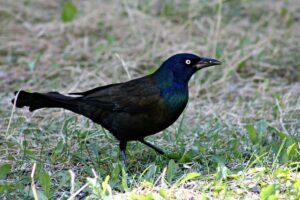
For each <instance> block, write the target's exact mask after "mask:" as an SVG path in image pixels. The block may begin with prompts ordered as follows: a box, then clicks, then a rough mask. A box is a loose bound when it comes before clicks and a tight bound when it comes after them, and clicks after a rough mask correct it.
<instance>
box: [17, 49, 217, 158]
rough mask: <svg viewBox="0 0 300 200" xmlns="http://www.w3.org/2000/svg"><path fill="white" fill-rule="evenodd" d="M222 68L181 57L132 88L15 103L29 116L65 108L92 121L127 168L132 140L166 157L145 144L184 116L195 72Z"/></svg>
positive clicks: (34, 96)
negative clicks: (107, 136) (112, 141)
mask: <svg viewBox="0 0 300 200" xmlns="http://www.w3.org/2000/svg"><path fill="white" fill-rule="evenodd" d="M220 64H221V62H220V61H218V60H215V59H212V58H205V57H199V56H197V55H193V54H188V53H181V54H176V55H173V56H171V57H170V58H168V59H167V60H166V61H164V62H163V64H162V65H161V66H160V67H159V68H158V69H157V70H156V71H155V72H154V73H153V74H150V75H148V76H144V77H141V78H137V79H134V80H131V81H128V82H124V83H117V84H110V85H105V86H101V87H97V88H94V89H91V90H88V91H86V92H78V93H70V94H69V96H65V95H62V94H60V93H58V92H48V93H37V92H33V93H29V92H26V91H20V92H19V93H18V94H17V93H16V94H17V96H16V99H13V100H12V103H15V105H16V107H19V108H22V107H24V106H28V107H29V111H34V110H37V109H40V108H63V109H66V110H70V111H72V112H75V113H77V114H81V115H83V116H85V117H87V118H89V119H91V120H92V121H93V122H95V123H98V124H100V125H101V126H103V127H104V128H106V129H107V130H109V131H110V132H111V133H112V134H113V135H114V136H115V137H116V138H117V139H118V140H119V141H120V143H119V148H120V154H121V156H122V158H123V159H124V161H125V162H126V160H127V159H126V153H125V150H126V145H127V142H128V141H132V140H136V141H140V142H142V143H143V144H145V145H147V146H149V147H151V148H152V149H154V150H155V151H157V152H158V153H160V154H164V152H163V151H162V150H161V149H159V148H157V147H155V146H154V145H152V144H151V143H149V142H147V141H145V139H144V138H145V137H146V136H149V135H152V134H155V133H157V132H159V131H161V130H163V129H165V128H167V127H168V126H170V125H171V124H173V123H174V122H175V121H176V119H177V118H178V117H179V116H180V114H181V113H182V112H183V110H184V108H185V106H186V105H187V102H188V98H189V96H188V81H189V79H190V78H191V76H192V75H193V74H194V73H195V72H197V71H198V70H199V69H203V68H205V67H209V66H213V65H220Z"/></svg>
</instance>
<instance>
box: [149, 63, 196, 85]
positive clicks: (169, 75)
mask: <svg viewBox="0 0 300 200" xmlns="http://www.w3.org/2000/svg"><path fill="white" fill-rule="evenodd" d="M151 76H152V78H153V79H154V81H155V84H156V85H157V86H158V87H159V88H160V89H161V90H172V89H176V90H181V89H182V90H186V89H187V86H188V81H189V79H190V76H185V75H184V74H178V73H176V72H175V73H174V72H173V71H172V70H170V69H167V68H164V67H161V68H159V69H158V70H157V71H156V72H154V73H153V74H152V75H151Z"/></svg>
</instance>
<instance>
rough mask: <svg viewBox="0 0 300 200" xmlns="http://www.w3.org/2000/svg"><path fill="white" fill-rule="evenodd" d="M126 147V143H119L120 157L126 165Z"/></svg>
mask: <svg viewBox="0 0 300 200" xmlns="http://www.w3.org/2000/svg"><path fill="white" fill-rule="evenodd" d="M126 145H127V141H120V145H119V147H120V155H121V156H122V158H123V160H124V163H125V165H126V163H127V157H126V152H125V151H126Z"/></svg>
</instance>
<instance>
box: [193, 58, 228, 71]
mask: <svg viewBox="0 0 300 200" xmlns="http://www.w3.org/2000/svg"><path fill="white" fill-rule="evenodd" d="M200 58H201V59H200V61H199V62H197V63H196V64H195V65H194V66H195V67H196V68H197V69H203V68H205V67H210V66H214V65H221V64H222V62H220V61H218V60H216V59H213V58H205V57H200Z"/></svg>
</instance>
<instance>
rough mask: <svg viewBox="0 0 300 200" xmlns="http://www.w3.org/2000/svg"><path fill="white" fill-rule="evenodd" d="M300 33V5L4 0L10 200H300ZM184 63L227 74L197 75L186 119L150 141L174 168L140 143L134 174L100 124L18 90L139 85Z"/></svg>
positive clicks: (2, 147)
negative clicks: (188, 58)
mask: <svg viewBox="0 0 300 200" xmlns="http://www.w3.org/2000/svg"><path fill="white" fill-rule="evenodd" d="M299 22H300V6H299V2H298V0H283V1H271V0H265V1H259V0H252V1H251V0H241V1H237V0H227V1H218V0H212V1H206V0H188V1H179V0H166V1H159V0H154V1H149V0H142V1H129V0H123V1H105V0H89V1H80V0H76V1H72V2H71V1H58V0H55V1H44V0H18V1H10V0H0V27H1V28H0V84H1V88H0V99H1V101H0V114H1V118H0V133H1V135H0V197H1V198H4V199H10V198H13V197H14V198H20V199H31V198H32V197H33V196H34V189H32V188H35V189H36V191H37V195H38V196H39V198H40V199H47V198H50V199H54V198H61V199H67V198H68V197H70V196H71V195H72V194H73V195H75V192H76V191H78V190H79V188H80V187H82V186H86V187H84V189H83V190H82V191H81V192H79V193H78V194H77V198H80V197H81V198H84V197H87V196H88V197H89V198H90V199H94V198H95V199H97V198H105V197H108V198H110V197H113V198H122V199H125V198H126V199H142V198H145V199H163V198H165V199H188V198H196V199H198V198H200V197H201V198H204V199H205V198H209V199H215V198H216V199H221V198H222V199H223V198H225V199H230V198H249V199H259V198H261V199H268V198H275V199H276V198H281V199H286V198H287V197H291V198H292V197H294V198H295V199H297V198H299V196H300V194H299V192H300V181H299V179H300V177H299V159H300V155H299V139H300V98H299V97H300V56H299V52H300V32H299V30H300V23H299ZM179 52H190V53H195V54H198V55H202V56H210V57H215V58H217V59H219V60H222V61H223V62H224V64H223V65H222V66H220V67H213V68H210V69H205V70H202V71H200V72H198V73H197V75H196V76H195V77H193V79H192V80H191V81H190V97H191V98H190V102H189V105H188V107H187V108H186V110H185V113H184V115H183V116H182V117H181V119H180V120H178V122H177V123H176V124H175V125H173V126H171V127H170V128H168V129H167V130H165V131H164V132H163V133H162V134H157V135H155V136H151V137H149V140H150V141H152V142H153V143H155V144H156V145H158V146H161V147H164V149H165V150H166V151H167V152H168V154H169V155H168V157H169V158H168V157H162V156H158V155H157V154H156V153H155V152H153V151H151V150H149V149H147V148H144V147H143V146H142V145H140V144H137V143H134V142H133V143H131V144H130V145H129V147H128V152H129V166H130V167H129V169H128V172H126V171H125V170H124V168H123V165H122V163H120V159H119V152H118V145H117V141H116V140H115V139H114V138H113V137H112V136H111V135H110V134H109V133H107V132H106V131H105V130H103V129H102V128H101V127H100V126H98V125H95V124H93V123H91V122H90V121H89V120H87V119H84V118H83V117H80V116H77V115H74V114H72V113H70V112H65V111H63V110H61V109H53V110H40V111H37V112H34V113H29V112H28V111H27V110H26V109H17V110H13V109H12V105H11V104H10V100H11V98H12V97H13V92H14V91H16V90H18V89H25V90H29V91H42V92H45V91H61V92H62V93H68V92H74V91H83V90H86V89H90V88H93V87H96V86H99V85H105V84H109V83H115V82H121V81H127V80H129V79H131V78H136V77H140V76H143V75H145V74H149V73H151V72H153V71H154V70H155V69H156V68H157V67H158V66H159V65H160V64H161V62H162V61H163V60H165V59H166V58H167V57H169V56H170V55H172V54H175V53H179ZM170 158H173V159H170ZM34 163H36V169H35V177H33V178H34V181H32V178H31V177H30V175H31V172H32V169H33V165H34ZM92 169H93V170H94V173H93V170H92ZM69 170H71V171H72V173H74V176H75V179H74V180H73V179H72V176H71V175H70V173H69ZM72 173H71V174H72ZM200 174H201V175H200ZM107 175H109V176H110V178H109V179H107V180H106V181H105V177H107ZM95 176H97V178H94V179H88V180H87V177H92V178H93V177H95ZM72 180H73V181H72ZM33 182H35V186H34V187H33V186H32V183H33ZM101 183H102V185H101ZM85 184H87V185H85ZM110 189H111V190H110Z"/></svg>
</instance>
